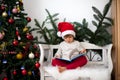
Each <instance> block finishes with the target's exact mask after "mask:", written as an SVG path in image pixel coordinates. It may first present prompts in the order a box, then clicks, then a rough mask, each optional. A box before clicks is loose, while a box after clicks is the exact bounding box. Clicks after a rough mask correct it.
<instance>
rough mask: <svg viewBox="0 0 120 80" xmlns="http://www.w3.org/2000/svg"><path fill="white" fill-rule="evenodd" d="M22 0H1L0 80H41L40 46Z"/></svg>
mask: <svg viewBox="0 0 120 80" xmlns="http://www.w3.org/2000/svg"><path fill="white" fill-rule="evenodd" d="M29 22H31V18H30V17H28V16H27V14H26V13H24V7H23V2H22V0H0V80H39V78H40V76H39V75H40V72H39V67H40V63H39V62H38V61H39V49H38V46H37V44H35V42H36V41H37V39H36V38H34V37H33V35H32V31H34V29H32V28H31V27H30V26H28V23H29Z"/></svg>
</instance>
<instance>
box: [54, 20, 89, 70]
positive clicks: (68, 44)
mask: <svg viewBox="0 0 120 80" xmlns="http://www.w3.org/2000/svg"><path fill="white" fill-rule="evenodd" d="M58 36H59V37H62V38H63V40H64V41H63V42H61V43H60V45H59V48H58V51H57V52H56V54H55V56H54V58H53V59H52V65H53V66H58V70H59V72H63V71H65V70H66V69H76V68H80V67H82V66H84V65H85V64H86V63H87V59H86V56H80V57H78V58H76V59H75V60H73V61H72V62H67V61H64V60H59V59H57V58H64V59H68V58H70V54H71V52H72V51H73V50H75V49H76V51H75V52H72V56H73V55H78V54H80V53H84V52H85V51H86V50H85V48H83V47H82V45H81V44H80V42H79V41H76V40H74V37H75V31H74V26H73V25H72V24H71V23H69V22H61V23H59V24H58Z"/></svg>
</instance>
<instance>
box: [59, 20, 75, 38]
mask: <svg viewBox="0 0 120 80" xmlns="http://www.w3.org/2000/svg"><path fill="white" fill-rule="evenodd" d="M68 34H71V35H73V36H74V37H75V30H74V26H73V25H72V24H71V23H69V22H60V23H59V24H58V32H57V35H58V37H62V38H64V36H65V35H68Z"/></svg>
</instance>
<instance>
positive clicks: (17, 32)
mask: <svg viewBox="0 0 120 80" xmlns="http://www.w3.org/2000/svg"><path fill="white" fill-rule="evenodd" d="M16 36H17V37H18V40H21V37H20V34H19V31H18V27H16Z"/></svg>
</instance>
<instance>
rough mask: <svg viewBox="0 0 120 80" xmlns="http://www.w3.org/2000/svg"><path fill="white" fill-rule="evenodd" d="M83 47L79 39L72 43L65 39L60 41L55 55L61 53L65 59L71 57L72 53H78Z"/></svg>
mask: <svg viewBox="0 0 120 80" xmlns="http://www.w3.org/2000/svg"><path fill="white" fill-rule="evenodd" d="M83 49H84V48H83V47H82V45H81V44H80V42H79V41H76V40H74V41H73V42H72V43H67V42H65V41H63V42H61V43H60V45H59V48H58V51H57V52H56V54H55V55H60V56H61V58H64V59H70V57H71V55H77V54H79V52H80V51H81V50H83Z"/></svg>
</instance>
